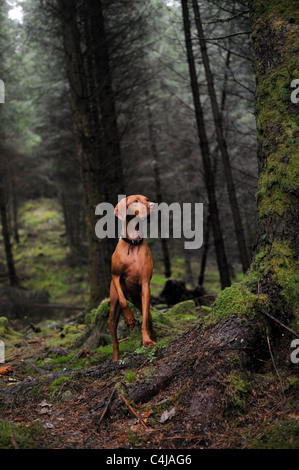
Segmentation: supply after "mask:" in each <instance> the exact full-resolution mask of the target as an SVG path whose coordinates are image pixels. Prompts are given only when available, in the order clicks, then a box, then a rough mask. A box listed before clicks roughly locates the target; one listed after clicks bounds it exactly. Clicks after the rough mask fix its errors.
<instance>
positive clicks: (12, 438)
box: [10, 433, 20, 449]
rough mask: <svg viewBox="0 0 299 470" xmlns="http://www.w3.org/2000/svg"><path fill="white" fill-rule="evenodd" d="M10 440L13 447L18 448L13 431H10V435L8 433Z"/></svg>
mask: <svg viewBox="0 0 299 470" xmlns="http://www.w3.org/2000/svg"><path fill="white" fill-rule="evenodd" d="M10 440H11V443H12V445H13V448H14V449H19V448H20V447H19V446H18V444H17V441H16V439H15V436H14V435H13V433H11V435H10Z"/></svg>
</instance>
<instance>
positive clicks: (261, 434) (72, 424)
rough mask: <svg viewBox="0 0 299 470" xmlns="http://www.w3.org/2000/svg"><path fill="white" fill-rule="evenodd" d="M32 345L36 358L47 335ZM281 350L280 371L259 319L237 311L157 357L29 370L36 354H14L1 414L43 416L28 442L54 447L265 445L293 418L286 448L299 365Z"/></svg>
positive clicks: (22, 418)
mask: <svg viewBox="0 0 299 470" xmlns="http://www.w3.org/2000/svg"><path fill="white" fill-rule="evenodd" d="M287 344H288V340H287V339H286V345H287ZM27 347H28V355H29V350H30V358H31V361H33V360H34V359H33V358H34V357H35V358H38V357H41V356H44V355H45V354H46V353H45V350H44V345H43V339H42V338H39V339H38V340H35V342H33V343H31V344H29V343H28V345H27ZM286 348H287V346H286ZM280 351H283V348H280ZM82 354H84V352H83V353H82ZM285 354H286V355H287V349H286V350H285ZM25 356H26V354H25ZM22 357H23V358H24V350H23V351H22ZM280 357H282V358H284V359H283V361H284V369H283V371H282V369H280V374H279V377H278V376H277V373H276V371H275V370H274V367H273V363H272V362H271V359H270V358H269V354H267V349H266V345H265V344H263V341H262V337H261V332H260V329H259V327H258V325H257V324H256V323H255V321H253V320H251V321H249V320H246V321H245V320H243V321H240V320H239V319H237V318H230V319H228V320H226V321H224V322H222V323H221V324H218V325H217V326H216V327H215V326H214V327H210V328H206V329H205V330H203V329H202V328H201V325H198V326H195V327H193V328H191V329H190V330H188V331H186V332H185V333H183V334H182V335H180V336H179V337H178V338H177V339H176V340H175V341H173V342H172V343H171V344H170V345H169V346H168V347H167V348H165V349H161V350H159V352H158V354H157V356H156V357H155V358H152V357H151V356H150V355H146V354H145V355H144V354H135V355H134V354H132V355H131V356H129V357H127V359H126V361H118V362H106V363H103V364H99V365H95V366H93V367H87V368H82V369H72V368H71V367H70V366H67V367H65V368H64V369H63V370H60V371H55V369H54V368H53V367H52V368H51V367H50V366H49V369H48V370H45V369H40V370H39V369H38V368H34V369H33V370H31V374H30V375H29V374H28V370H29V368H30V364H32V363H31V362H26V359H25V361H23V362H22V361H20V357H19V356H17V355H16V356H15V357H14V358H12V360H11V361H10V366H9V367H8V368H7V370H5V368H4V369H2V374H1V370H0V382H1V384H0V386H1V390H0V405H1V410H2V413H1V418H2V419H4V420H7V421H10V422H14V423H16V424H25V426H30V425H31V424H32V423H38V424H39V426H40V432H39V433H38V434H37V435H35V437H34V441H33V442H32V447H33V448H48V449H49V448H50V449H119V448H122V449H132V448H138V449H192V448H194V449H224V448H239V449H244V448H248V447H254V446H262V445H265V446H267V444H268V437H267V436H268V434H269V432H270V431H271V430H272V429H273V426H276V427H277V426H278V425H279V426H282V425H283V424H285V422H286V420H287V422H290V423H291V424H292V426H291V428H290V429H292V431H290V432H289V433H288V435H287V437H285V438H284V441H283V444H280V445H283V447H287V448H288V447H289V446H290V447H292V446H297V445H298V432H299V431H298V430H299V426H298V418H299V416H298V400H297V401H296V393H297V388H296V386H295V385H294V384H293V385H290V384H291V377H293V376H294V374H295V373H296V370H295V369H294V367H293V366H294V365H292V364H291V365H290V364H289V365H288V366H287V365H286V360H285V358H286V356H285V355H284V353H282V352H281V355H280ZM292 367H293V368H292ZM277 372H278V371H277ZM57 379H58V380H57ZM59 379H60V381H59ZM55 380H56V384H57V386H56V388H55V387H53V383H54V381H55ZM293 382H294V383H295V382H296V380H293ZM297 384H298V380H297ZM297 387H298V385H297ZM297 396H298V394H297ZM293 424H294V426H293ZM267 433H268V434H267ZM263 439H264V441H263ZM263 442H264V444H263ZM12 445H13V447H15V446H18V443H17V442H13V440H12ZM269 445H271V446H275V445H276V444H273V443H270V444H269Z"/></svg>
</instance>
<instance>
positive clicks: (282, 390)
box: [267, 333, 285, 400]
mask: <svg viewBox="0 0 299 470" xmlns="http://www.w3.org/2000/svg"><path fill="white" fill-rule="evenodd" d="M267 343H268V348H269V353H270V356H271V360H272V364H273V367H274V369H275V372H276V374H277V377H278V380H279V383H280V387H281V393H282V398H283V399H284V400H285V395H284V388H283V384H282V381H281V378H280V375H279V372H278V369H277V367H276V364H275V361H274V356H273V354H272V349H271V345H270V339H269V336H268V333H267Z"/></svg>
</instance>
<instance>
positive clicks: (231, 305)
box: [213, 281, 269, 321]
mask: <svg viewBox="0 0 299 470" xmlns="http://www.w3.org/2000/svg"><path fill="white" fill-rule="evenodd" d="M265 308H266V309H268V308H269V302H268V297H267V296H266V295H255V294H253V293H252V292H250V291H249V290H248V288H247V286H246V284H245V281H241V282H239V283H235V284H233V285H232V286H231V287H228V288H226V289H224V290H223V291H222V292H221V293H220V294H219V296H218V297H217V299H216V302H215V306H214V311H213V320H214V321H215V320H216V321H219V320H222V319H224V318H227V317H230V316H239V317H241V316H247V317H252V316H254V315H256V314H257V313H258V312H259V311H260V309H265Z"/></svg>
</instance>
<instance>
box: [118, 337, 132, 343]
mask: <svg viewBox="0 0 299 470" xmlns="http://www.w3.org/2000/svg"><path fill="white" fill-rule="evenodd" d="M128 339H130V338H129V336H128V337H127V338H123V339H120V340H119V341H118V342H119V343H124V342H125V341H128Z"/></svg>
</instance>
